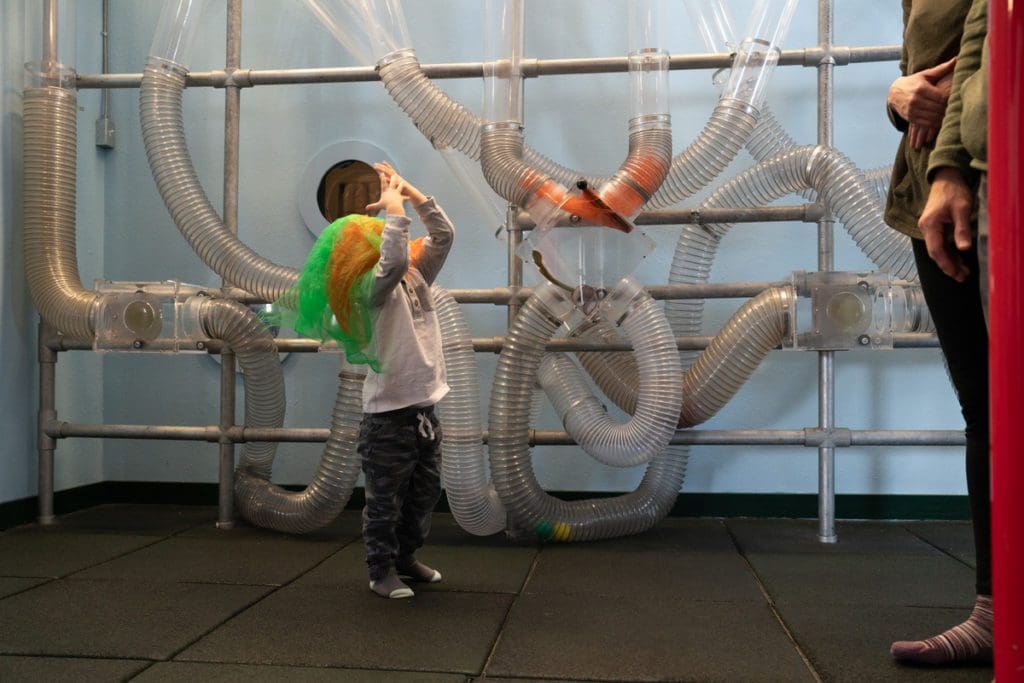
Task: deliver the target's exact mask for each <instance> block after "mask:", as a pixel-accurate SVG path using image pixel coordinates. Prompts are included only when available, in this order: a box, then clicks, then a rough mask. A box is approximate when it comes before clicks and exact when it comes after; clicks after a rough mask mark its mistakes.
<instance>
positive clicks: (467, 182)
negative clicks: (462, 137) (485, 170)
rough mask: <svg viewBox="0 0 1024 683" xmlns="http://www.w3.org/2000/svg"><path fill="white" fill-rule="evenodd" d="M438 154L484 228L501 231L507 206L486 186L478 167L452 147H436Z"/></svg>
mask: <svg viewBox="0 0 1024 683" xmlns="http://www.w3.org/2000/svg"><path fill="white" fill-rule="evenodd" d="M437 151H438V153H440V155H441V158H442V159H444V161H445V163H446V164H448V169H449V170H450V171H451V172H452V175H454V176H455V178H456V179H457V180H458V181H459V185H460V186H461V187H462V190H463V191H464V192H465V194H466V196H468V197H469V198H470V199H471V200H472V201H473V204H474V205H475V206H476V207H477V209H478V210H479V212H480V216H481V217H482V218H483V221H484V227H487V228H493V229H496V230H497V229H502V228H504V226H505V214H506V211H507V208H506V207H507V206H508V205H507V204H506V203H505V201H503V200H502V199H501V197H499V196H498V195H496V194H495V193H494V190H492V189H491V187H490V186H489V185H488V184H487V181H486V180H485V179H484V177H483V174H482V172H481V170H480V165H479V164H476V163H473V162H472V161H470V159H469V158H468V157H467V156H466V155H465V154H462V153H461V152H459V151H458V150H457V149H455V148H454V147H438V148H437Z"/></svg>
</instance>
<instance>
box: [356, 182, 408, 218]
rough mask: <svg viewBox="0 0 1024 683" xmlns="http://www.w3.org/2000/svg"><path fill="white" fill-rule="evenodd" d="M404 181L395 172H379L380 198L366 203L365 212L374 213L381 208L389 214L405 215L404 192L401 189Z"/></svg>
mask: <svg viewBox="0 0 1024 683" xmlns="http://www.w3.org/2000/svg"><path fill="white" fill-rule="evenodd" d="M404 185H405V181H404V180H402V178H401V176H399V175H398V174H396V173H392V174H389V175H385V174H384V173H383V172H381V174H380V199H378V200H377V201H375V202H373V203H372V204H367V205H366V213H368V214H371V215H373V214H376V213H377V212H378V211H380V210H381V209H384V212H385V213H386V214H387V215H389V216H404V215H405V206H404V205H405V193H404V192H403V191H402V188H403V186H404Z"/></svg>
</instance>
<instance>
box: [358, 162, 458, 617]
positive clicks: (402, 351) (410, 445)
mask: <svg viewBox="0 0 1024 683" xmlns="http://www.w3.org/2000/svg"><path fill="white" fill-rule="evenodd" d="M374 168H375V169H376V170H377V172H378V173H379V174H380V184H381V193H380V200H379V201H377V202H374V203H373V204H370V205H368V206H367V207H366V209H367V212H368V213H372V212H375V211H379V210H381V209H383V210H384V212H385V214H386V219H385V222H384V230H383V232H382V234H381V241H380V260H379V261H378V262H377V264H376V266H375V267H374V270H373V273H372V280H371V281H370V283H369V315H370V318H371V327H372V329H373V334H372V338H371V340H370V342H369V348H368V353H367V355H368V356H370V357H371V358H375V359H376V360H377V361H378V362H376V363H372V364H371V365H370V369H369V370H368V372H367V376H366V383H365V384H364V387H363V412H364V416H363V421H362V423H361V425H360V429H359V440H358V444H357V447H356V448H357V451H358V453H359V455H360V458H361V459H362V468H363V473H364V475H365V479H366V483H365V487H366V507H365V508H364V509H363V539H364V541H365V543H366V563H367V565H368V567H369V572H370V589H371V590H372V591H373V592H374V593H376V594H377V595H380V596H381V597H385V598H408V597H412V595H413V591H412V589H410V588H409V586H408V585H406V583H405V582H403V581H402V579H403V578H405V579H406V580H409V581H416V582H426V583H436V582H437V581H440V580H441V573H440V572H439V571H437V570H436V569H432V568H431V567H428V566H427V565H425V564H423V563H422V562H419V561H417V560H416V557H415V553H416V551H417V550H418V549H419V548H420V547H421V546H422V545H423V541H424V539H425V537H426V535H427V533H428V531H429V530H430V515H431V512H432V510H433V508H434V506H435V505H436V504H437V501H438V499H439V498H440V496H441V481H440V472H439V469H438V458H439V457H440V452H441V426H440V423H439V421H438V419H437V417H436V416H435V415H434V404H435V403H437V402H438V401H439V400H441V398H443V397H444V395H445V394H447V393H448V384H447V381H446V373H445V365H444V356H443V355H442V352H441V330H440V327H439V325H438V322H437V316H436V314H435V312H434V301H433V298H432V297H431V294H430V289H429V288H430V285H431V283H433V281H434V278H435V277H437V274H438V272H439V271H440V270H441V266H443V265H444V261H445V258H446V257H447V255H448V250H449V249H450V248H451V246H452V239H453V237H454V234H455V231H454V228H453V227H452V223H451V221H450V220H449V219H448V216H446V215H445V213H444V211H442V210H441V207H439V206H438V205H437V203H436V202H435V200H434V199H433V198H432V197H427V196H425V195H424V194H423V193H422V192H420V191H419V190H417V189H416V188H415V187H413V186H412V185H410V184H409V183H408V182H406V181H405V180H404V179H403V178H402V177H401V176H399V175H398V174H397V173H396V172H395V169H393V168H392V167H391V166H390V165H389V164H387V163H379V164H374ZM406 201H408V202H409V203H410V204H411V205H412V207H413V208H414V209H415V210H416V212H417V213H418V214H419V217H420V220H421V221H422V222H423V225H424V226H425V227H426V229H427V238H426V239H424V240H416V241H415V242H414V243H413V244H411V245H410V242H409V223H410V220H409V218H407V217H406V215H405V208H404V205H405V202H406Z"/></svg>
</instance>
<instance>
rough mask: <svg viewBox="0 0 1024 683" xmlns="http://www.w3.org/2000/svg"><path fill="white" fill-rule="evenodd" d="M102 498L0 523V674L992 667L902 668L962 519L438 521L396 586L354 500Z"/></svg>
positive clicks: (964, 603)
mask: <svg viewBox="0 0 1024 683" xmlns="http://www.w3.org/2000/svg"><path fill="white" fill-rule="evenodd" d="M214 518H215V510H213V509H212V508H195V507H171V506H158V505H151V506H104V507H99V508H94V509H91V510H85V511H82V512H78V513H75V514H72V515H67V516H65V517H62V518H60V520H59V523H58V524H57V525H55V526H54V527H49V528H40V527H37V526H28V527H22V528H17V529H11V530H8V531H7V532H5V533H2V534H0V681H5V682H6V681H34V680H38V681H61V680H66V681H116V680H127V679H131V680H137V681H178V680H189V681H192V680H197V681H243V680H244V681H279V680H300V681H358V682H367V683H369V682H381V683H383V682H385V681H387V682H391V681H394V682H395V683H420V682H422V683H426V682H432V681H437V682H450V683H460V682H465V681H484V680H486V681H505V682H506V683H511V682H512V681H562V682H565V681H729V682H732V681H814V680H822V681H890V680H892V681H904V680H905V681H986V682H987V681H989V680H991V678H992V670H991V668H986V667H965V668H957V669H951V670H934V669H921V668H910V667H905V666H899V665H897V664H895V663H894V662H893V661H892V660H891V659H890V657H889V655H888V645H889V642H890V641H892V640H893V639H897V638H908V637H923V636H926V635H930V634H932V633H933V632H936V631H938V630H941V629H943V628H946V627H948V626H950V625H952V624H953V623H956V622H957V621H959V620H961V619H963V618H964V617H965V616H966V614H967V613H968V608H969V606H970V605H971V604H972V601H973V590H972V587H973V570H972V568H971V564H972V562H973V559H972V553H971V545H970V529H969V528H968V526H967V525H965V524H963V523H885V524H879V523H854V522H849V523H842V524H840V526H839V536H840V541H839V543H838V544H837V545H834V546H823V545H821V544H819V543H817V542H816V540H815V532H816V526H815V523H814V522H809V521H791V520H746V519H742V520H741V519H727V520H714V519H702V520H696V519H667V520H664V521H663V522H661V523H660V524H659V525H658V526H656V527H655V528H654V529H652V530H651V531H649V532H647V533H646V534H643V535H641V536H636V537H631V538H626V539H619V540H614V541H605V542H599V543H590V544H585V545H572V546H566V545H545V546H533V545H523V544H515V543H511V542H509V541H506V540H505V539H504V538H501V537H494V538H475V537H473V536H470V535H469V534H466V533H464V532H462V531H461V530H460V529H459V528H458V527H457V526H456V525H455V523H454V522H453V520H452V519H451V517H450V516H449V515H442V514H439V515H436V516H435V524H434V530H433V532H432V533H431V537H430V540H429V543H428V545H427V547H425V548H424V549H423V551H422V552H421V558H422V559H423V560H425V561H426V562H428V563H430V564H432V565H434V566H436V567H438V568H439V569H441V570H442V571H443V572H444V581H443V582H441V583H440V584H436V585H432V586H428V587H422V588H419V589H418V592H417V595H416V597H415V598H413V599H411V600H395V601H388V600H383V599H380V598H377V597H376V596H374V595H373V594H371V593H370V592H369V590H368V589H367V585H366V576H365V570H364V566H363V554H362V547H361V541H360V538H359V520H358V515H357V513H354V512H346V513H344V514H343V515H342V517H341V518H339V520H338V521H337V522H335V523H334V524H333V525H332V526H331V528H330V529H328V530H326V531H323V532H320V533H317V534H314V535H312V536H311V537H302V538H295V537H289V536H284V535H280V534H275V533H272V532H267V531H263V530H260V529H253V528H246V527H239V528H236V529H234V530H233V531H230V532H224V531H218V530H216V529H214V528H213V520H214Z"/></svg>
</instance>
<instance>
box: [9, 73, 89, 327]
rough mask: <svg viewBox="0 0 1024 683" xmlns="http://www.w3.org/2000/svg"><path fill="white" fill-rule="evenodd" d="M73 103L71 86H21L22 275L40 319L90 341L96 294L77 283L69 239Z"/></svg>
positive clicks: (75, 106)
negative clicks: (25, 278) (67, 87)
mask: <svg viewBox="0 0 1024 683" xmlns="http://www.w3.org/2000/svg"><path fill="white" fill-rule="evenodd" d="M77 103H78V98H77V96H76V94H75V92H74V91H73V90H68V89H65V88H57V87H43V88H26V89H25V93H24V100H23V108H24V109H23V111H24V197H25V200H24V202H25V204H24V211H25V245H24V253H25V275H26V277H27V279H28V285H29V291H30V292H31V294H32V301H33V303H34V304H35V306H36V308H37V309H38V310H39V314H40V315H41V316H42V317H43V319H44V320H46V321H47V322H48V323H50V324H51V325H53V326H54V327H55V328H57V329H58V330H59V331H60V332H63V333H64V334H66V335H68V336H69V337H72V338H74V339H88V340H92V338H93V336H94V334H95V321H94V315H95V307H96V302H97V301H98V298H99V297H98V295H97V294H96V293H95V292H92V291H88V290H86V289H85V288H84V287H83V286H82V279H81V276H80V275H79V274H78V253H77V249H76V240H75V200H76V179H77V176H76V175H75V164H76V161H77V158H78V149H77V144H78V127H77V117H78V104H77Z"/></svg>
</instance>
